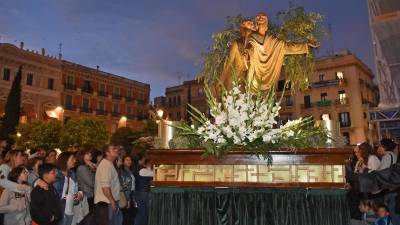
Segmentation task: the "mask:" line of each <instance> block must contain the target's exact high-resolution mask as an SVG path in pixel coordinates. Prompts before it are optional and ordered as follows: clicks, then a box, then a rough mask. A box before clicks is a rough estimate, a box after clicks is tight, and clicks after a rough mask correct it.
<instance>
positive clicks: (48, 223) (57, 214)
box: [30, 185, 63, 225]
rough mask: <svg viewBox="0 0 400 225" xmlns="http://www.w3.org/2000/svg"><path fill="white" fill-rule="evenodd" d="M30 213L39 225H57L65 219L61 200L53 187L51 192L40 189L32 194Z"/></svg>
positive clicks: (50, 188) (50, 189) (34, 189)
mask: <svg viewBox="0 0 400 225" xmlns="http://www.w3.org/2000/svg"><path fill="white" fill-rule="evenodd" d="M30 212H31V217H32V220H33V221H35V222H36V223H37V224H39V225H57V224H58V221H59V220H61V219H62V217H63V211H62V209H61V202H60V198H59V197H58V195H57V192H56V190H55V189H54V187H53V186H52V185H49V190H44V189H42V188H40V187H35V188H33V190H32V192H31V204H30Z"/></svg>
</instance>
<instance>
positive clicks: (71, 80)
mask: <svg viewBox="0 0 400 225" xmlns="http://www.w3.org/2000/svg"><path fill="white" fill-rule="evenodd" d="M67 85H71V86H72V85H74V77H73V76H67Z"/></svg>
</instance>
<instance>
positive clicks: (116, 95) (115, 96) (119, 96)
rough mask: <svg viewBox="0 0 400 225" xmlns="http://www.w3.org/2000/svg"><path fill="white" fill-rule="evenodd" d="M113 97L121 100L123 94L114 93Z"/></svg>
mask: <svg viewBox="0 0 400 225" xmlns="http://www.w3.org/2000/svg"><path fill="white" fill-rule="evenodd" d="M112 98H113V99H115V100H121V99H122V95H119V94H112Z"/></svg>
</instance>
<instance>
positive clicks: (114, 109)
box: [113, 103, 119, 113]
mask: <svg viewBox="0 0 400 225" xmlns="http://www.w3.org/2000/svg"><path fill="white" fill-rule="evenodd" d="M118 109H119V107H118V104H117V103H115V104H113V112H114V113H118V111H119V110H118Z"/></svg>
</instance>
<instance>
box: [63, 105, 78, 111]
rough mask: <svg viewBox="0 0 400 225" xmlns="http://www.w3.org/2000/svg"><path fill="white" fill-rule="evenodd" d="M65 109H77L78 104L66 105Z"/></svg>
mask: <svg viewBox="0 0 400 225" xmlns="http://www.w3.org/2000/svg"><path fill="white" fill-rule="evenodd" d="M64 109H65V110H69V111H75V110H76V106H74V105H64Z"/></svg>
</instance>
